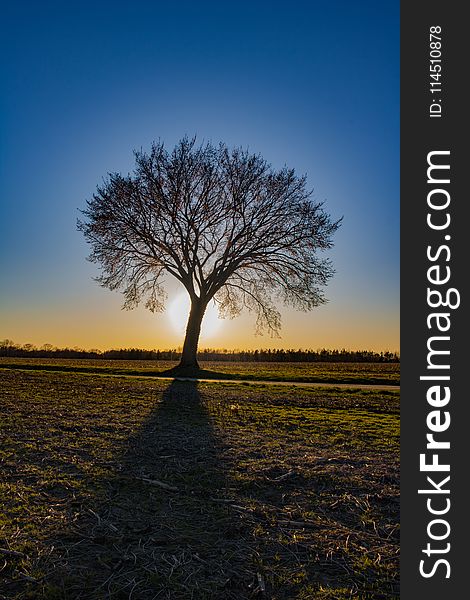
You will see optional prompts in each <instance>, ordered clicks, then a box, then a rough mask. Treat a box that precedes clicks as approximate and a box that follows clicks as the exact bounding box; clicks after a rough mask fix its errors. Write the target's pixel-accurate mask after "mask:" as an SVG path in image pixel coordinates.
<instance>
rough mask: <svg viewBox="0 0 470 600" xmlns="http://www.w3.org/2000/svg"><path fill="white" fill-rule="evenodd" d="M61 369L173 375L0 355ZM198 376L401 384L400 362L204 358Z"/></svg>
mask: <svg viewBox="0 0 470 600" xmlns="http://www.w3.org/2000/svg"><path fill="white" fill-rule="evenodd" d="M19 365H21V367H22V368H24V369H34V370H49V371H53V370H60V371H68V372H72V373H73V372H75V373H80V372H81V373H97V374H100V373H101V374H103V373H108V374H115V375H138V376H143V375H149V376H158V375H168V374H170V375H171V369H172V368H173V367H175V365H176V363H172V362H169V361H133V360H127V361H126V360H92V359H76V360H74V359H43V358H37V359H35V358H0V368H9V367H12V368H18V366H19ZM200 367H201V370H200V372H199V377H201V378H207V379H234V380H237V379H246V380H258V381H259V380H265V381H292V382H301V383H364V384H389V385H399V384H400V364H399V363H328V362H326V363H320V362H312V363H282V362H281V363H276V362H273V363H268V362H259V363H256V362H253V363H250V362H201V364H200Z"/></svg>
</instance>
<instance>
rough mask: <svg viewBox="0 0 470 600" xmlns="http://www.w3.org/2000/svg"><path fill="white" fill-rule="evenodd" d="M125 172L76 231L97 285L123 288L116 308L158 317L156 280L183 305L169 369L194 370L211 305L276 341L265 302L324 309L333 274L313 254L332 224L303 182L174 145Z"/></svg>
mask: <svg viewBox="0 0 470 600" xmlns="http://www.w3.org/2000/svg"><path fill="white" fill-rule="evenodd" d="M135 159H136V166H135V170H134V172H133V173H132V174H129V175H127V176H123V175H120V174H117V173H112V174H109V175H108V178H107V179H106V180H105V182H104V184H103V185H102V186H98V188H97V192H96V193H95V194H94V196H93V198H92V199H91V200H89V201H88V202H87V207H86V209H85V210H83V211H81V212H82V214H83V215H84V217H85V219H84V220H83V221H80V220H79V222H78V228H79V230H80V231H82V232H83V234H84V236H85V238H86V240H87V241H88V242H89V244H90V245H91V248H92V252H91V255H90V257H89V260H91V261H92V262H95V263H98V264H99V265H100V266H101V275H100V276H99V277H98V278H97V280H98V281H99V282H100V283H101V285H102V286H104V287H107V288H109V289H111V290H116V289H122V290H123V293H124V297H125V303H124V307H125V308H127V309H131V308H134V307H136V306H137V305H138V304H139V303H140V301H141V300H144V301H145V306H146V307H147V308H148V309H150V310H151V311H162V310H163V308H164V301H165V298H166V294H165V291H164V285H163V284H164V276H165V274H170V275H172V276H173V277H175V278H176V279H177V280H178V281H179V282H180V283H181V284H182V285H183V286H184V287H185V288H186V290H187V292H188V294H189V296H190V299H191V309H190V313H189V318H188V323H187V328H186V336H185V340H184V345H183V352H182V356H181V362H180V367H190V368H197V367H198V363H197V357H196V355H197V346H198V340H199V335H200V330H201V322H202V319H203V316H204V312H205V310H206V307H207V305H208V303H209V302H210V301H211V300H214V301H215V302H216V304H217V305H218V309H219V313H220V315H221V316H222V317H234V316H236V315H237V314H239V313H240V311H241V310H242V309H243V308H247V309H249V310H251V311H254V312H255V314H256V317H257V320H256V328H257V330H259V331H261V330H265V329H267V330H269V331H271V332H272V333H273V334H277V333H278V331H279V329H280V326H281V316H280V313H279V310H278V308H277V304H276V299H278V300H281V301H283V302H284V303H285V304H288V305H291V306H293V307H295V308H298V309H301V310H311V309H312V308H314V307H315V306H318V305H319V304H322V303H323V302H325V297H324V293H323V291H322V286H324V285H325V284H326V283H327V281H328V279H329V278H330V277H331V276H332V274H333V269H332V266H331V263H330V261H329V260H328V259H325V258H320V257H319V256H318V251H322V250H325V249H328V248H331V246H332V236H333V234H334V232H335V231H336V230H337V228H338V226H339V223H340V221H336V222H334V221H332V220H331V218H330V216H329V215H328V214H327V213H326V212H325V211H324V210H323V207H322V203H315V202H313V201H312V200H311V192H310V191H308V190H307V189H306V178H305V176H302V177H298V176H296V175H295V173H294V170H293V169H288V168H286V167H285V168H283V169H281V170H277V171H276V170H274V169H273V168H271V166H270V165H269V164H268V163H267V162H266V161H265V160H264V159H263V158H262V157H261V156H259V155H255V154H250V153H249V152H248V151H247V150H243V149H240V148H235V149H229V148H228V147H227V146H225V145H224V144H220V145H218V146H214V145H212V144H210V143H207V144H204V145H200V146H196V141H195V139H188V138H184V139H182V140H181V141H180V142H179V143H178V144H177V145H176V147H175V148H174V150H173V151H172V152H168V151H167V150H166V149H165V147H164V144H163V143H161V142H158V143H154V144H153V146H152V149H151V151H150V153H144V152H142V151H141V152H136V153H135Z"/></svg>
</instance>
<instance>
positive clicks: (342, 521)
mask: <svg viewBox="0 0 470 600" xmlns="http://www.w3.org/2000/svg"><path fill="white" fill-rule="evenodd" d="M0 376H1V377H2V380H3V381H2V384H3V390H4V391H3V399H2V404H1V410H2V429H3V431H2V437H3V440H2V445H1V450H0V459H1V463H2V473H3V475H2V482H1V488H0V490H1V493H2V495H3V500H2V502H3V510H2V513H3V515H2V517H1V521H0V547H1V548H2V549H3V552H2V551H1V550H0V565H2V567H1V576H3V578H4V583H3V584H2V585H3V587H2V588H1V589H2V593H3V595H4V597H6V598H9V599H11V600H13V599H15V600H20V599H21V600H22V599H26V598H29V599H38V600H39V599H50V600H53V599H90V600H97V599H101V598H103V599H104V598H118V599H124V598H126V599H127V598H129V599H130V598H133V599H144V600H146V599H151V598H159V599H191V598H194V599H201V600H202V599H208V600H209V599H214V600H218V599H220V600H222V599H228V600H230V599H233V600H243V599H248V598H269V599H271V600H287V599H291V598H292V599H295V598H297V599H304V600H306V599H310V598H312V599H314V598H319V599H326V598H331V599H333V598H334V599H346V598H361V599H367V598H377V599H379V598H391V597H398V550H399V546H398V518H399V497H398V493H399V488H398V395H397V394H395V393H388V394H387V393H384V392H381V393H379V392H363V391H355V392H352V391H347V392H346V391H340V390H334V389H326V388H325V389H314V390H302V389H295V390H289V389H285V388H275V387H274V388H271V387H270V388H267V387H266V388H264V389H263V388H258V387H257V388H252V387H251V386H243V385H237V384H229V385H226V384H220V383H211V384H199V385H196V384H194V383H190V382H175V383H168V382H159V381H151V380H148V379H146V380H145V379H126V378H124V377H123V378H116V377H112V378H111V377H103V376H97V375H87V376H84V375H79V374H70V373H69V374H66V373H48V372H22V371H15V370H11V371H7V370H5V371H3V372H2V373H1V375H0Z"/></svg>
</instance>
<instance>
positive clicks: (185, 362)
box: [178, 300, 206, 369]
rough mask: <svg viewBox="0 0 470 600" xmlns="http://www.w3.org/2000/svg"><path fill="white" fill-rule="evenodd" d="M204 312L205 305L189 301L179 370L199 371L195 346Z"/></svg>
mask: <svg viewBox="0 0 470 600" xmlns="http://www.w3.org/2000/svg"><path fill="white" fill-rule="evenodd" d="M205 310H206V305H205V304H204V303H203V302H201V301H200V300H192V301H191V310H190V312H189V318H188V324H187V326H186V337H185V338H184V344H183V353H182V355H181V360H180V364H179V365H178V366H179V367H180V368H186V369H188V368H192V369H199V364H198V362H197V357H196V355H197V345H198V343H199V335H200V333H201V323H202V318H203V316H204V313H205Z"/></svg>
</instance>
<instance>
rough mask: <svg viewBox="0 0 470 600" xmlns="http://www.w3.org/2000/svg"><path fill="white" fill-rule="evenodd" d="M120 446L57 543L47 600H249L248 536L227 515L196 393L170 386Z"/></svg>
mask: <svg viewBox="0 0 470 600" xmlns="http://www.w3.org/2000/svg"><path fill="white" fill-rule="evenodd" d="M160 394H161V392H160ZM125 446H126V447H125V450H124V451H123V453H122V454H121V455H120V456H119V457H118V459H117V460H116V462H115V467H114V469H115V472H114V474H113V476H112V477H108V478H106V479H104V480H103V481H101V482H99V489H98V490H97V493H96V496H95V497H94V498H93V499H92V502H88V503H87V506H86V507H82V511H81V512H80V515H79V516H78V517H77V519H76V520H75V522H74V523H73V526H72V527H70V528H69V530H68V531H67V532H65V533H64V535H63V536H61V538H60V539H57V540H54V542H55V543H56V545H57V547H58V550H59V553H60V554H61V556H62V559H61V561H60V563H59V564H56V569H55V573H54V574H53V575H52V576H51V577H50V578H49V580H48V581H49V583H50V585H51V586H52V587H50V593H49V596H47V593H46V594H45V596H46V597H51V598H52V597H60V598H70V599H72V598H73V599H78V598H86V599H90V600H92V599H98V598H108V597H109V598H139V599H147V598H149V599H150V598H159V599H166V598H171V599H178V598H201V599H202V598H207V599H209V598H211V599H218V598H220V599H225V598H227V599H234V600H235V599H237V600H241V599H244V598H251V597H253V593H254V592H253V590H254V588H255V587H256V585H255V584H254V574H253V573H252V572H251V571H250V568H249V566H248V565H249V562H250V560H249V557H250V550H249V548H248V540H249V535H248V534H247V535H245V533H244V526H243V525H242V524H241V521H240V518H239V515H238V513H237V512H236V511H235V510H234V509H233V508H232V507H231V506H230V504H231V502H230V497H229V496H228V494H229V493H230V491H229V489H228V485H229V484H228V477H227V469H226V464H225V462H224V455H223V452H224V448H223V447H222V446H221V443H220V442H219V441H218V439H217V437H216V435H215V433H214V428H213V425H212V423H211V419H210V416H209V414H208V412H207V410H206V408H205V406H204V404H203V402H202V400H201V397H200V394H199V392H198V388H197V383H196V382H190V381H184V382H181V381H174V382H172V383H171V384H170V385H169V387H168V388H167V389H166V390H165V391H164V392H163V395H162V396H161V400H160V401H158V402H157V403H156V405H155V408H154V409H153V411H152V412H151V414H150V415H149V417H148V418H147V420H146V422H145V423H144V424H143V426H142V427H141V429H140V430H139V431H138V432H137V433H136V434H135V435H133V436H132V437H130V438H129V439H128V440H127V441H126V444H125ZM232 502H233V501H232ZM52 591H54V593H56V594H58V596H53V595H51V594H52Z"/></svg>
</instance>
